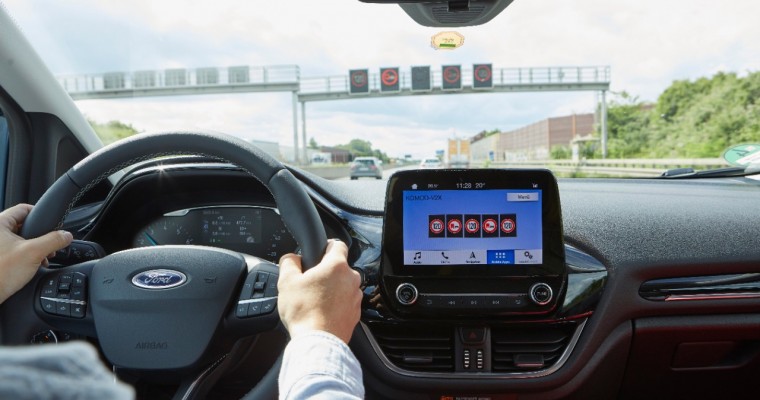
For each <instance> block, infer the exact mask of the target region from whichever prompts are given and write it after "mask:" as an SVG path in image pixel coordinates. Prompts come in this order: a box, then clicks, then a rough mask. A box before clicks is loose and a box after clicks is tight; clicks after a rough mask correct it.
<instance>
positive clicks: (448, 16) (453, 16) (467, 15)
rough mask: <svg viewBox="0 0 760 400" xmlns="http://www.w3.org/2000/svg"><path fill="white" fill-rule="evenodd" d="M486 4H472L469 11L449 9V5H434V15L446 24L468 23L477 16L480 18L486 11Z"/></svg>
mask: <svg viewBox="0 0 760 400" xmlns="http://www.w3.org/2000/svg"><path fill="white" fill-rule="evenodd" d="M485 9H486V8H485V7H484V6H473V5H470V7H469V8H468V10H467V11H464V10H463V11H449V7H448V6H433V7H432V10H433V17H434V18H435V19H437V20H438V22H441V23H444V24H453V23H459V24H461V23H468V22H471V21H473V20H475V19H476V18H479V17H480V16H481V15H482V14H483V11H485Z"/></svg>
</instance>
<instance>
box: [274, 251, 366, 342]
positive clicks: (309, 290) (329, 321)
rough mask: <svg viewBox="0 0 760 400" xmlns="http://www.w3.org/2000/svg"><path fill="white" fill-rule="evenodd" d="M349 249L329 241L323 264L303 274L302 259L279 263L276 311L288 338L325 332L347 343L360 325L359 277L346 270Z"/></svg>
mask: <svg viewBox="0 0 760 400" xmlns="http://www.w3.org/2000/svg"><path fill="white" fill-rule="evenodd" d="M347 256H348V248H347V247H346V244H345V243H343V242H341V241H338V240H329V241H328V244H327V250H326V251H325V255H324V257H323V258H322V261H321V262H320V263H319V264H317V265H316V266H314V267H313V268H311V269H309V270H307V271H305V272H304V271H303V269H302V267H301V257H300V256H298V255H295V254H286V255H284V256H283V257H282V258H281V259H280V277H279V279H278V282H277V289H278V291H279V296H278V300H277V309H278V311H279V313H280V319H281V320H282V322H283V324H284V325H285V327H286V328H287V329H288V332H289V333H290V337H291V338H296V337H298V336H299V335H302V334H304V333H307V332H310V331H315V330H319V331H325V332H328V333H331V334H333V335H335V336H337V337H338V338H340V339H341V340H343V341H344V342H346V343H348V341H349V340H350V339H351V334H352V333H353V331H354V327H355V326H356V324H357V323H358V322H359V316H360V313H361V310H360V307H361V300H362V292H361V289H360V288H359V287H360V285H361V277H360V276H359V273H358V272H356V271H354V270H352V269H351V268H350V267H349V266H348V260H347Z"/></svg>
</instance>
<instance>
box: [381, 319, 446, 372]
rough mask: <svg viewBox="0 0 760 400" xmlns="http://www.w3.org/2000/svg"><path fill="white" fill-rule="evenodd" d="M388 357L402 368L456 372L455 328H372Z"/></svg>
mask: <svg viewBox="0 0 760 400" xmlns="http://www.w3.org/2000/svg"><path fill="white" fill-rule="evenodd" d="M370 331H371V332H372V334H373V336H374V337H375V340H376V341H377V343H378V345H380V349H381V350H382V351H383V353H384V354H385V356H386V357H387V358H388V360H390V361H391V362H392V363H393V364H395V365H396V366H397V367H399V368H403V369H406V370H410V371H421V372H453V371H454V329H453V328H451V327H444V326H430V325H426V326H408V325H379V324H375V325H372V326H370Z"/></svg>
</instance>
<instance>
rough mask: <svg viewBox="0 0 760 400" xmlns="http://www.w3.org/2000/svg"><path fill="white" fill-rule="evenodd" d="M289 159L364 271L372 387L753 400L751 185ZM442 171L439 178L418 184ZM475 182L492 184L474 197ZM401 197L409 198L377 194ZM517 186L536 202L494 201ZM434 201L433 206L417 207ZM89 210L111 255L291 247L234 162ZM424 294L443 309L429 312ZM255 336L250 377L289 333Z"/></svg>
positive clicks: (363, 342) (129, 182)
mask: <svg viewBox="0 0 760 400" xmlns="http://www.w3.org/2000/svg"><path fill="white" fill-rule="evenodd" d="M292 172H293V173H294V175H296V177H297V178H298V179H299V180H300V181H301V182H302V184H303V185H304V187H305V188H306V190H307V192H308V193H309V194H310V196H311V198H312V200H313V201H314V204H315V205H316V207H317V210H318V212H319V215H320V218H321V219H322V222H323V224H324V227H325V230H326V232H327V235H328V237H335V238H339V239H341V240H343V241H345V242H346V243H347V244H348V245H349V263H350V265H351V266H352V267H353V268H355V269H356V270H357V271H360V273H361V275H362V279H363V285H362V288H363V292H364V300H363V302H362V316H361V322H360V324H359V326H357V328H356V331H355V333H354V335H353V338H352V340H351V343H350V346H351V348H352V350H353V351H354V353H355V354H356V356H357V358H358V359H359V361H360V362H361V364H362V369H363V376H364V381H365V390H366V393H367V398H370V399H396V398H404V399H420V400H422V399H425V400H429V399H462V398H486V399H495V400H498V399H554V398H557V399H559V398H578V399H588V398H604V399H607V398H621V399H637V398H664V397H668V398H690V399H692V398H715V397H736V398H747V397H752V393H755V392H756V391H757V390H760V383H758V382H757V379H755V378H754V377H755V376H756V374H757V373H758V371H760V246H758V243H757V235H756V231H757V223H756V219H755V218H753V217H752V216H754V215H760V187H759V185H758V182H757V181H754V180H751V179H732V180H718V179H714V180H700V181H660V180H594V179H576V180H560V181H559V183H558V184H557V183H554V179H553V178H550V177H545V179H547V180H545V181H541V182H539V183H540V185H538V187H533V184H534V183H536V182H535V179H534V182H531V179H528V178H526V179H523V180H520V179H518V180H513V181H512V182H511V186H510V185H506V184H505V182H506V181H505V180H504V179H503V177H498V176H495V177H492V178H489V177H488V176H487V175H488V172H486V171H474V172H468V173H467V174H465V175H463V174H464V173H460V175H458V176H456V177H455V178H456V179H448V178H452V176H446V177H444V178H447V179H438V178H437V177H435V176H434V175H424V176H423V175H414V174H413V173H408V174H404V173H398V174H397V175H394V177H396V178H394V177H391V178H390V184H388V183H386V182H375V181H372V182H369V181H359V182H354V181H352V182H348V181H347V182H339V181H327V180H324V179H322V178H319V177H316V176H314V175H311V174H309V173H308V172H304V171H301V170H297V169H293V170H292ZM437 173H441V172H440V171H429V172H426V174H437ZM513 174H514V172H513ZM542 179H544V178H542ZM412 180H413V181H414V182H412ZM436 180H438V182H440V183H441V184H443V186H441V187H432V188H431V187H428V186H427V185H428V184H429V183H433V184H435V183H436ZM539 180H540V179H539ZM479 183H485V184H486V187H477V186H476V185H478V184H479ZM413 184H417V185H418V186H417V187H416V188H414V187H412V185H413ZM423 184H424V186H422V185H423ZM491 184H493V185H495V186H492V187H491V186H488V185H491ZM446 185H448V186H446ZM482 189H492V190H493V191H492V192H491V193H489V194H484V196H485V197H483V198H482V199H481V200H478V201H470V202H469V203H468V202H467V201H466V200H467V199H472V198H473V197H471V196H472V195H473V194H472V192H471V191H474V190H482ZM463 192H470V193H468V194H467V195H466V196H465V195H463V194H462V193H463ZM394 194H395V195H398V196H401V198H399V200H402V199H403V200H402V201H397V202H396V201H388V200H387V199H388V196H391V197H392V196H394ZM518 195H519V196H522V200H539V199H540V200H541V201H532V202H531V203H532V204H529V205H527V206H526V205H525V204H523V205H521V206H520V207H512V206H511V205H509V201H506V202H503V203H501V205H500V206H499V207H494V206H488V205H487V204H488V203H489V202H492V203H493V202H495V201H497V200H498V201H499V202H501V201H502V200H509V199H517V197H516V196H518ZM436 196H440V197H437V198H438V199H439V200H441V201H439V202H438V203H437V204H436V205H434V206H425V207H422V206H421V204H414V203H419V202H420V201H425V200H430V199H432V198H436ZM447 196H448V200H446V198H447ZM476 197H477V196H476ZM394 199H395V198H394ZM494 199H497V200H494ZM404 202H406V204H404ZM394 207H398V208H396V209H394ZM405 207H406V208H405ZM421 207H422V208H421ZM405 209H406V210H407V212H406V213H405V212H403V210H405ZM84 210H85V209H84V208H83V209H82V210H80V211H81V212H84ZM394 210H395V211H394ZM399 210H402V212H401V213H399V212H398V211H399ZM87 212H88V213H89V215H90V216H91V218H87V219H86V220H87V221H88V222H86V223H78V224H77V225H76V228H77V230H78V231H79V233H78V235H79V236H80V238H83V239H87V240H92V241H96V242H98V243H100V244H101V245H102V246H103V248H104V250H105V251H106V252H107V253H112V252H116V251H120V250H125V249H129V248H134V247H141V246H152V245H164V244H194V245H203V246H215V247H221V248H226V249H229V250H234V251H238V252H244V253H247V254H251V255H255V256H257V257H260V258H263V259H267V260H272V261H275V262H276V260H277V259H279V257H280V256H281V255H282V254H284V253H285V252H292V251H297V250H298V249H297V245H296V243H295V242H294V241H293V239H292V237H291V236H290V234H289V233H288V231H287V228H286V227H285V226H284V225H283V224H282V221H281V219H280V218H279V215H278V211H277V208H276V205H275V204H274V202H273V199H272V196H271V194H270V193H269V192H268V191H267V190H266V188H265V187H264V186H263V185H262V184H261V183H260V182H258V181H256V180H255V179H252V178H251V177H250V176H248V175H247V174H245V173H243V172H242V171H240V170H238V169H237V168H236V167H234V166H231V165H227V164H220V163H215V162H200V161H192V162H189V161H188V160H182V159H178V160H176V161H166V160H164V161H163V162H162V165H160V166H159V165H157V164H155V163H150V162H149V163H146V164H144V165H141V166H139V167H137V168H134V169H133V170H132V171H131V172H130V173H129V174H127V175H126V176H125V177H124V178H123V179H122V180H121V181H120V182H119V184H118V185H116V187H115V188H114V190H112V191H111V193H110V195H109V196H108V198H107V199H106V200H105V201H104V202H103V203H102V204H101V205H99V206H97V207H95V208H94V209H92V210H89V211H87ZM75 216H76V212H75V213H73V214H72V218H73V217H75ZM81 219H82V218H80V220H81ZM489 220H493V224H494V225H495V226H491V222H487V221H489ZM399 221H401V222H399ZM452 221H456V222H452ZM505 221H506V222H505ZM526 222H527V223H526ZM439 223H440V225H439ZM394 224H395V225H394ZM476 224H477V225H478V226H477V227H476V226H475V225H476ZM529 225H533V226H532V227H529ZM538 226H541V227H542V228H541V229H538V228H537V227H538ZM494 227H495V228H496V229H497V230H496V232H497V236H495V237H493V238H492V237H489V236H488V235H492V234H493V232H491V231H492V230H493V228H494ZM476 228H477V229H476ZM468 232H469V234H470V235H471V236H470V237H466V236H465V235H466V234H467V233H468ZM513 232H515V233H514V236H510V235H511V234H512V233H513ZM436 235H438V236H436ZM441 235H442V236H441ZM448 235H451V237H449V236H448ZM502 235H503V236H502ZM476 236H477V237H476ZM523 238H524V241H522V240H523ZM539 250H540V251H539ZM489 251H492V252H497V253H498V252H501V253H502V254H500V255H499V257H497V255H496V254H495V253H490V256H489ZM447 252H448V253H447ZM476 252H477V254H475V253H476ZM526 252H528V253H530V254H531V255H533V257H534V258H533V259H532V260H531V258H530V257H529V256H528V255H526V254H525V253H526ZM417 253H420V255H419V256H417ZM441 253H443V254H441ZM444 254H445V255H446V256H448V257H449V260H447V259H446V258H445V257H443V255H444ZM472 254H475V258H474V259H473V260H474V261H472V260H470V259H469V258H468V257H470V256H471V255H472ZM538 254H541V256H540V258H537V257H538ZM552 254H553V255H552ZM457 257H458V258H457ZM489 257H490V258H489ZM520 257H521V258H520ZM457 260H458V261H457ZM520 260H522V261H520ZM539 260H541V262H539ZM454 261H456V262H454ZM468 261H472V262H470V263H468ZM494 271H496V272H494ZM505 271H506V272H505ZM544 282H545V283H547V285H548V287H549V288H550V291H551V299H550V301H549V302H548V303H545V304H538V303H536V299H534V298H532V297H531V288H532V287H533V286H534V285H535V284H537V283H544ZM409 283H411V284H412V285H413V286H414V288H415V293H416V297H417V298H416V299H415V301H414V302H412V304H403V301H405V300H404V299H409V298H411V297H406V296H405V295H404V293H405V291H404V290H402V289H403V288H402V289H400V286H401V285H403V284H409ZM497 297H498V298H497ZM428 300H433V301H436V302H437V303H435V305H434V306H432V308H431V307H428V308H425V306H426V305H427V306H430V305H432V304H433V303H431V304H427V301H428ZM438 301H440V302H438ZM493 301H498V302H497V303H496V304H494V303H492V302H493ZM488 302H491V303H488ZM503 302H508V305H509V306H508V307H505V303H503ZM539 303H540V302H539ZM260 336H261V339H260V340H259V342H257V343H258V344H255V345H253V348H254V349H255V351H253V350H252V351H251V354H258V356H257V357H251V358H250V360H248V363H241V367H240V369H239V370H240V371H245V373H244V375H245V376H246V377H247V379H248V388H250V387H251V386H252V385H253V384H255V381H256V380H257V379H260V378H261V377H263V375H264V373H265V370H262V369H261V368H262V366H261V363H262V362H261V360H269V361H267V362H266V363H265V364H267V363H269V364H267V365H271V363H272V362H274V359H275V358H276V357H277V355H278V354H279V352H280V351H281V350H282V346H283V344H284V342H285V340H286V339H285V337H284V335H283V333H282V332H280V331H275V332H272V333H271V334H266V335H260ZM257 368H258V369H257ZM251 371H260V375H256V376H257V377H254V378H251V374H252V373H253V374H256V373H254V372H251ZM240 374H243V372H240V373H239V374H238V378H239V376H240ZM227 383H228V384H230V383H229V381H227ZM221 397H224V396H221ZM233 397H234V396H233ZM230 398H232V397H230Z"/></svg>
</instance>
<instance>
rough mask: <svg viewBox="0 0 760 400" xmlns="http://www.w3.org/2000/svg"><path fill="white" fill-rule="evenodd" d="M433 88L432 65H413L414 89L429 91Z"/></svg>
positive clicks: (414, 90) (415, 90)
mask: <svg viewBox="0 0 760 400" xmlns="http://www.w3.org/2000/svg"><path fill="white" fill-rule="evenodd" d="M432 89H433V85H432V84H431V82H430V67H429V66H424V67H423V66H419V67H412V91H413V92H429V91H431V90H432Z"/></svg>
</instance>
